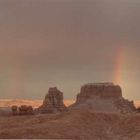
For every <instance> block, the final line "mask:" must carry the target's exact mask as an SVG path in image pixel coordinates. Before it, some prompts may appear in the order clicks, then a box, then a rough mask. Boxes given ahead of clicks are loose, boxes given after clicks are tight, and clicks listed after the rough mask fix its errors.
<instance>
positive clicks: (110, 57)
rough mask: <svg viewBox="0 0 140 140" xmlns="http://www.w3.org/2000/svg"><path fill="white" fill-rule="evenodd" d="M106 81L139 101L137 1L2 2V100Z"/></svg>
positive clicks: (70, 91) (70, 92)
mask: <svg viewBox="0 0 140 140" xmlns="http://www.w3.org/2000/svg"><path fill="white" fill-rule="evenodd" d="M104 81H109V82H111V81H113V82H116V83H117V84H120V85H121V86H122V88H123V95H124V96H125V97H126V98H128V99H137V100H138V99H140V89H139V85H140V1H139V0H0V98H14V99H15V98H23V99H42V98H44V96H45V94H46V93H47V91H48V88H49V87H50V86H52V87H53V86H57V87H58V88H59V89H60V90H61V91H63V92H64V97H65V99H74V98H75V97H76V94H77V93H78V92H79V90H80V87H81V85H83V84H85V83H89V82H90V83H91V82H104Z"/></svg>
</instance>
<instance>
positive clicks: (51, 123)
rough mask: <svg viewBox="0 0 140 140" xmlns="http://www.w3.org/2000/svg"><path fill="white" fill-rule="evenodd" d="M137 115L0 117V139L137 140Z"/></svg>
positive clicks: (84, 113)
mask: <svg viewBox="0 0 140 140" xmlns="http://www.w3.org/2000/svg"><path fill="white" fill-rule="evenodd" d="M139 124H140V115H138V114H132V115H119V114H111V113H94V112H91V111H76V110H75V111H70V112H66V113H62V114H46V115H45V114H44V115H33V116H5V117H4V116H1V117H0V138H1V139H8V138H13V139H18V138H24V139H27V138H34V139H35V138H42V139H51V138H52V139H84V140H85V139H91V140H140V125H139Z"/></svg>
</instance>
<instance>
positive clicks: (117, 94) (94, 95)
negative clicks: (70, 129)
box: [69, 83, 135, 113]
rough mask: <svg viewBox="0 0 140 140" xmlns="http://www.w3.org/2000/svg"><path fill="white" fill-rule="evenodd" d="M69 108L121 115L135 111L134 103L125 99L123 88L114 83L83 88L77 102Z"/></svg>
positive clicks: (96, 84) (87, 85)
mask: <svg viewBox="0 0 140 140" xmlns="http://www.w3.org/2000/svg"><path fill="white" fill-rule="evenodd" d="M69 108H70V109H93V110H94V111H101V112H103V111H104V112H120V113H127V112H128V113H130V112H134V111H135V106H134V104H133V102H132V101H128V100H126V99H124V98H123V97H122V89H121V87H120V86H119V85H115V84H113V83H90V84H86V85H84V86H82V87H81V91H80V93H79V94H78V95H77V100H76V102H75V103H74V104H73V105H71V106H70V107H69Z"/></svg>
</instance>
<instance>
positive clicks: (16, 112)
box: [11, 106, 18, 115]
mask: <svg viewBox="0 0 140 140" xmlns="http://www.w3.org/2000/svg"><path fill="white" fill-rule="evenodd" d="M11 110H12V114H13V115H17V114H18V106H12V107H11Z"/></svg>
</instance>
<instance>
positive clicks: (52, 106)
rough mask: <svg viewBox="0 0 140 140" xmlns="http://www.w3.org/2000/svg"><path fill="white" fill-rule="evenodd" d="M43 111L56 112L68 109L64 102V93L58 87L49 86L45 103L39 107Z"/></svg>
mask: <svg viewBox="0 0 140 140" xmlns="http://www.w3.org/2000/svg"><path fill="white" fill-rule="evenodd" d="M38 110H39V111H40V112H41V113H56V112H63V111H67V108H66V106H65V105H64V103H63V93H62V92H61V91H59V90H58V89H57V88H56V87H53V88H49V91H48V94H47V95H46V97H45V99H44V101H43V104H42V105H41V106H40V107H39V109H38Z"/></svg>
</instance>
